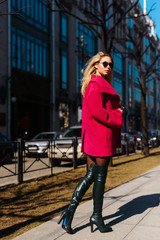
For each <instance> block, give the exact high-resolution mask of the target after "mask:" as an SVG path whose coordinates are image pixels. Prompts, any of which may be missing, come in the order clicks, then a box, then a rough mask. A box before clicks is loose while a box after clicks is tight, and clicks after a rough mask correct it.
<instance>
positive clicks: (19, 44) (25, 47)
mask: <svg viewBox="0 0 160 240" xmlns="http://www.w3.org/2000/svg"><path fill="white" fill-rule="evenodd" d="M11 44H12V68H17V69H20V70H22V71H26V72H30V73H34V74H37V75H40V76H42V77H48V75H49V69H48V62H49V52H48V49H49V47H48V44H47V42H44V41H42V40H40V39H38V38H36V37H34V36H32V35H30V34H28V33H27V32H24V31H22V30H19V29H18V28H16V27H12V30H11Z"/></svg>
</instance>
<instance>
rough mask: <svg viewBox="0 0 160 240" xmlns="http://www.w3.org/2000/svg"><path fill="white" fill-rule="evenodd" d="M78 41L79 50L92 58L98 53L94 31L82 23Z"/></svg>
mask: <svg viewBox="0 0 160 240" xmlns="http://www.w3.org/2000/svg"><path fill="white" fill-rule="evenodd" d="M78 39H79V40H78V50H79V51H80V52H83V53H84V55H86V56H88V57H92V56H93V55H94V54H95V52H96V38H95V36H94V34H93V33H92V31H91V30H90V29H89V28H87V27H86V26H84V25H83V24H81V23H78ZM82 41H83V42H82Z"/></svg>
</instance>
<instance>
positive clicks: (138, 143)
mask: <svg viewBox="0 0 160 240" xmlns="http://www.w3.org/2000/svg"><path fill="white" fill-rule="evenodd" d="M129 134H130V135H131V137H132V138H133V139H134V141H135V147H136V149H141V148H142V132H140V131H129Z"/></svg>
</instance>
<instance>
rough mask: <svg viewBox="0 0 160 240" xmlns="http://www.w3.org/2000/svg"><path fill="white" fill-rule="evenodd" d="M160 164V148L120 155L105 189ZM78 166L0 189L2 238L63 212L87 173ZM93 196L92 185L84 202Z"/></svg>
mask: <svg viewBox="0 0 160 240" xmlns="http://www.w3.org/2000/svg"><path fill="white" fill-rule="evenodd" d="M158 165H160V148H157V149H154V150H152V151H151V155H150V156H149V157H147V158H144V156H143V155H142V154H136V155H132V156H128V157H126V156H125V157H120V158H116V159H114V160H113V167H109V171H108V177H107V182H106V191H107V190H109V189H112V188H114V187H116V186H118V185H120V184H122V183H125V182H127V181H129V180H131V179H133V178H135V177H137V176H139V175H140V174H142V173H145V172H146V171H148V170H150V169H152V168H154V167H156V166H158ZM85 173H86V167H79V168H77V169H75V170H74V169H72V170H70V171H66V172H63V173H58V174H55V175H54V176H52V177H41V178H37V179H35V180H31V181H27V182H25V183H23V184H21V185H10V186H5V187H1V188H0V196H1V198H0V205H1V209H0V238H1V239H2V240H6V239H12V238H14V237H16V236H17V235H19V234H22V233H23V232H25V231H27V230H29V229H31V228H33V227H35V226H38V225H39V224H41V223H43V222H45V221H47V220H49V219H51V218H53V217H54V216H56V215H58V214H60V212H61V211H62V210H63V209H64V208H65V207H66V205H67V204H68V203H69V201H70V199H71V197H72V194H73V190H74V188H75V187H76V185H77V183H78V182H79V181H80V179H81V178H82V177H83V176H84V175H85ZM91 196H92V187H91V188H90V189H89V190H88V191H87V193H86V195H85V196H84V198H83V202H84V201H86V200H88V199H90V198H91Z"/></svg>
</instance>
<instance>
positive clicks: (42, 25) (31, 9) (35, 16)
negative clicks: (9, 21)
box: [11, 0, 49, 32]
mask: <svg viewBox="0 0 160 240" xmlns="http://www.w3.org/2000/svg"><path fill="white" fill-rule="evenodd" d="M11 8H12V12H16V11H17V10H19V9H21V11H20V15H18V17H20V18H22V19H23V21H26V22H28V23H30V24H32V25H34V26H35V27H36V28H39V29H41V30H42V31H44V32H48V31H49V11H48V10H47V7H46V6H45V4H44V3H43V1H41V0H34V1H33V0H18V1H17V0H12V1H11Z"/></svg>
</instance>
